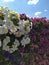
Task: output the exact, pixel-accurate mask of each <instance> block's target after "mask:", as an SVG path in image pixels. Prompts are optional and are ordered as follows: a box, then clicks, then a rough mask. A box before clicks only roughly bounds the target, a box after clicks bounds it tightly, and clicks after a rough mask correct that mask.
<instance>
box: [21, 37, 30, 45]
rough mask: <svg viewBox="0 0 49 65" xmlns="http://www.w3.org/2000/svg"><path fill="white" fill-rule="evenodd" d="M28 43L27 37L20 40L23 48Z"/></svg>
mask: <svg viewBox="0 0 49 65" xmlns="http://www.w3.org/2000/svg"><path fill="white" fill-rule="evenodd" d="M29 43H30V38H29V37H26V38H25V37H23V39H22V40H21V44H22V45H23V46H25V45H26V44H29Z"/></svg>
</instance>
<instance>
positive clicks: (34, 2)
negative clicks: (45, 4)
mask: <svg viewBox="0 0 49 65" xmlns="http://www.w3.org/2000/svg"><path fill="white" fill-rule="evenodd" d="M38 2H39V0H29V1H28V2H27V4H28V5H36V4H37V3H38Z"/></svg>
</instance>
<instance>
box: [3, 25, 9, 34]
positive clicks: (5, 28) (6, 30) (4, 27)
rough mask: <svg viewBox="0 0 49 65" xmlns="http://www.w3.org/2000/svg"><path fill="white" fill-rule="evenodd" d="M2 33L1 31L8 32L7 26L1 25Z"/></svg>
mask: <svg viewBox="0 0 49 65" xmlns="http://www.w3.org/2000/svg"><path fill="white" fill-rule="evenodd" d="M2 33H3V34H6V33H8V29H7V27H6V26H5V25H4V26H2Z"/></svg>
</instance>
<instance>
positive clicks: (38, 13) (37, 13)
mask: <svg viewBox="0 0 49 65" xmlns="http://www.w3.org/2000/svg"><path fill="white" fill-rule="evenodd" d="M41 13H42V12H35V14H34V16H36V17H39V15H40V14H41Z"/></svg>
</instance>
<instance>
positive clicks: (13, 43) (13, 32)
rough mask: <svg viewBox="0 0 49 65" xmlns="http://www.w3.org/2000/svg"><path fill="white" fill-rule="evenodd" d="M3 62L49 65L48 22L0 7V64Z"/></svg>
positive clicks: (15, 64) (6, 64)
mask: <svg viewBox="0 0 49 65" xmlns="http://www.w3.org/2000/svg"><path fill="white" fill-rule="evenodd" d="M3 62H4V63H5V64H4V65H42V64H43V65H49V20H47V19H46V18H45V17H42V18H29V17H28V16H26V14H18V13H15V12H14V11H13V10H9V9H8V8H7V7H0V64H1V65H3V64H2V63H3ZM8 63H9V64H8Z"/></svg>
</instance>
